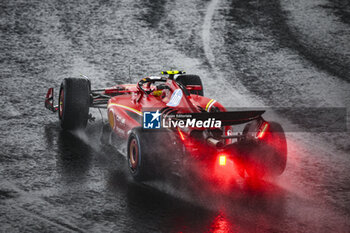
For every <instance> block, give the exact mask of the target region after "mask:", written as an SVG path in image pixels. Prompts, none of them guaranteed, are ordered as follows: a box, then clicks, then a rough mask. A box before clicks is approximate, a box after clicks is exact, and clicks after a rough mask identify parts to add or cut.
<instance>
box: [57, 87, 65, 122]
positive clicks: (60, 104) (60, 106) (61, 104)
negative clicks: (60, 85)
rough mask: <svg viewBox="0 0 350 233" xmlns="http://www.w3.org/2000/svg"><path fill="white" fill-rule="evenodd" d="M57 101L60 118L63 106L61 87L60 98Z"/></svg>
mask: <svg viewBox="0 0 350 233" xmlns="http://www.w3.org/2000/svg"><path fill="white" fill-rule="evenodd" d="M58 101H59V104H58V105H59V108H58V111H59V115H60V118H62V116H63V107H64V91H63V89H61V92H60V99H59V100H58Z"/></svg>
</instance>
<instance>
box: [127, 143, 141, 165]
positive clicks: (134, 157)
mask: <svg viewBox="0 0 350 233" xmlns="http://www.w3.org/2000/svg"><path fill="white" fill-rule="evenodd" d="M138 160H139V149H138V146H137V141H136V139H135V138H133V139H132V140H131V141H130V146H129V161H130V168H131V170H133V171H135V170H136V169H137V163H138Z"/></svg>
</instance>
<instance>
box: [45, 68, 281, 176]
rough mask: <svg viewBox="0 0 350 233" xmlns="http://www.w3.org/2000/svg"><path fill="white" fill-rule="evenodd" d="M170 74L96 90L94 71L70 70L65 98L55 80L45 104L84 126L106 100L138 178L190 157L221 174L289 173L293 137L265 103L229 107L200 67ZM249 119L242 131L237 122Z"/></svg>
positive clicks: (67, 123)
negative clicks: (209, 92) (255, 107)
mask: <svg viewBox="0 0 350 233" xmlns="http://www.w3.org/2000/svg"><path fill="white" fill-rule="evenodd" d="M162 74H166V75H168V76H167V77H160V76H159V77H158V76H157V77H147V78H144V79H141V80H140V81H139V82H138V83H137V84H124V85H116V86H113V87H110V88H105V89H99V90H92V89H91V84H90V81H89V80H88V79H87V78H66V79H64V80H63V82H62V84H61V87H60V90H59V103H58V105H57V106H55V105H54V101H53V88H50V89H49V91H48V93H47V95H46V100H45V106H46V108H48V109H49V110H51V111H53V112H56V111H58V117H59V119H60V122H61V126H62V128H63V129H64V130H75V129H79V128H84V127H85V126H86V125H87V122H88V120H89V118H92V116H91V114H89V108H106V109H107V113H108V120H109V125H110V128H111V129H112V130H111V131H112V132H113V133H114V134H117V135H118V136H119V137H122V138H125V139H126V140H127V160H128V167H129V171H130V173H131V174H132V176H133V177H134V178H135V179H136V180H138V181H144V180H149V179H153V178H155V177H159V175H161V174H164V173H169V172H170V170H174V167H175V170H177V171H178V173H182V171H181V172H180V170H181V169H182V168H184V167H188V166H187V165H188V164H196V165H199V166H196V167H197V168H199V170H201V172H200V173H201V175H202V176H203V177H210V178H212V177H215V179H216V178H218V177H219V178H220V176H224V177H229V176H230V174H229V173H231V172H232V173H234V172H235V174H239V175H240V176H242V177H245V176H246V175H248V176H251V177H255V178H262V177H266V176H277V175H280V174H282V172H283V171H284V169H285V167H286V160H287V145H286V138H285V135H284V132H283V129H282V127H281V125H280V124H278V123H276V122H267V121H265V120H264V119H263V118H262V116H261V115H262V114H263V113H264V111H227V110H226V109H225V108H224V107H223V106H222V105H221V104H220V103H219V102H217V101H215V100H213V99H210V98H207V97H204V96H203V85H202V81H201V79H200V77H199V76H197V75H189V74H185V73H184V72H181V71H165V72H162ZM242 124H244V125H245V126H244V127H241V128H242V129H243V128H244V129H243V130H241V132H236V131H235V129H234V126H235V125H242ZM149 128H151V129H149ZM191 166H192V165H191ZM228 167H230V168H229V169H228ZM190 170H191V169H190ZM192 170H193V169H192ZM234 170H235V171H234ZM221 171H225V172H224V173H222V172H221Z"/></svg>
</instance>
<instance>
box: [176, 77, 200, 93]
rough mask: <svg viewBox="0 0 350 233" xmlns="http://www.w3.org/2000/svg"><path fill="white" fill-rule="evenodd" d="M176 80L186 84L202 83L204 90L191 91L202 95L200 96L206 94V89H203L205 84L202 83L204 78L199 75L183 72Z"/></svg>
mask: <svg viewBox="0 0 350 233" xmlns="http://www.w3.org/2000/svg"><path fill="white" fill-rule="evenodd" d="M176 81H177V82H179V83H181V84H183V85H184V86H187V85H200V86H201V87H202V90H198V91H197V90H192V91H189V92H190V93H191V94H195V95H200V96H204V91H203V84H202V80H201V78H200V77H199V76H198V75H193V74H183V75H179V76H177V78H176Z"/></svg>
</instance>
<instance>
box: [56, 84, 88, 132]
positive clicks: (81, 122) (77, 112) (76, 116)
mask: <svg viewBox="0 0 350 233" xmlns="http://www.w3.org/2000/svg"><path fill="white" fill-rule="evenodd" d="M89 107H90V81H89V80H88V79H83V78H65V79H64V80H63V81H62V83H61V87H60V92H59V97H58V117H59V119H60V121H61V127H62V129H64V130H75V129H83V128H85V127H86V124H87V121H88V118H89Z"/></svg>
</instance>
